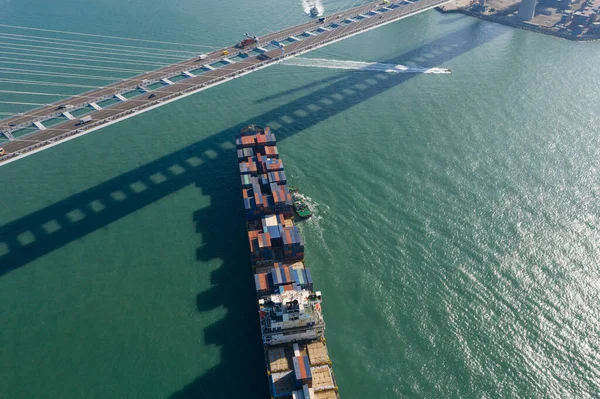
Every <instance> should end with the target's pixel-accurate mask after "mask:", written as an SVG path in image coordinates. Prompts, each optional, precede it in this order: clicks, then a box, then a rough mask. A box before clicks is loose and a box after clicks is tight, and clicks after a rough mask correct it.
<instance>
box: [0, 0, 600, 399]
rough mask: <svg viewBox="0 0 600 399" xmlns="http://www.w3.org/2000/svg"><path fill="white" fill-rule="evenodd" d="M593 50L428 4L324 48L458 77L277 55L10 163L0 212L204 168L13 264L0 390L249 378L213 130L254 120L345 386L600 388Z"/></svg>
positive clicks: (224, 157)
mask: <svg viewBox="0 0 600 399" xmlns="http://www.w3.org/2000/svg"><path fill="white" fill-rule="evenodd" d="M340 5H341V4H338V5H337V6H340ZM182 7H183V9H185V8H186V7H189V8H190V9H194V7H195V6H194V7H192V6H191V5H186V4H182ZM281 7H283V6H281ZM218 8H219V9H221V8H223V7H222V5H220V4H219V6H218ZM225 8H226V9H227V10H226V11H227V12H229V11H228V10H229V8H230V7H225ZM238 9H239V10H238ZM240 10H244V7H242V6H240V5H238V6H237V8H235V10H232V12H236V13H238V12H239V15H237V14H236V15H237V17H236V18H239V19H240V20H242V18H244V19H245V17H244V16H243V15H242V14H243V12H242V11H240ZM261 10H262V9H261ZM215 12H217V13H218V10H216V11H215ZM223 12H225V11H223ZM257 12H258V11H257ZM261 12H262V13H264V12H265V11H264V10H262V11H261ZM299 13H300V14H301V15H299V16H298V21H304V20H305V18H306V16H305V15H304V14H303V13H302V10H301V9H300V7H299ZM188 14H189V13H188ZM188 14H186V15H185V16H182V17H181V20H182V21H183V22H182V24H183V25H185V23H188V24H189V26H196V25H197V23H196V21H190V20H189V18H190V17H189V15H188ZM171 17H173V16H172V15H171ZM197 17H198V18H200V16H197ZM260 17H261V16H260V14H257V15H256V18H253V19H252V20H253V21H256V20H258V19H260ZM192 19H193V18H192ZM222 20H223V19H222V18H221V19H218V18H215V21H217V22H215V23H218V25H219V26H220V25H222V23H221V21H222ZM122 25H123V24H120V26H122ZM149 25H150V26H152V24H151V23H149ZM161 26H162V25H161ZM138 28H139V27H138ZM132 29H134V28H133V27H132ZM140 29H141V28H140ZM197 29H199V30H200V31H202V32H204V31H205V29H208V28H206V27H198V28H197ZM214 29H215V30H216V29H217V26H215V27H214ZM224 29H225V28H224ZM227 29H231V32H229V31H228V32H229V33H228V35H229V36H228V38H230V39H231V41H232V42H233V41H235V40H236V38H237V36H236V35H238V34H239V32H237V31H235V29H234V28H227ZM238 30H239V29H238ZM245 30H246V29H242V30H240V32H243V31H245ZM234 31H235V32H234ZM186 32H187V31H186ZM186 32H182V34H191V33H189V32H187V33H186ZM212 34H213V37H216V34H215V33H212ZM357 49H359V50H360V51H359V52H357ZM597 49H598V45H597V44H590V43H571V42H567V41H562V40H557V39H554V38H550V37H546V36H541V35H535V34H532V33H528V32H522V31H517V30H511V29H508V28H505V27H501V26H498V25H493V24H488V23H483V22H480V21H476V20H472V19H469V18H466V17H457V16H442V15H439V14H437V13H435V12H430V13H427V14H425V15H422V16H419V17H415V18H413V19H409V20H406V21H404V22H402V23H398V24H392V25H389V26H387V27H384V28H381V29H378V30H375V31H372V32H370V33H368V34H365V35H360V36H357V37H355V38H353V39H351V41H348V42H342V43H339V44H336V45H335V46H332V47H330V48H326V49H323V50H320V51H319V52H317V53H315V54H314V57H315V58H320V59H336V60H351V61H360V60H361V59H363V60H378V61H379V62H381V63H384V64H390V65H398V64H402V65H408V66H411V67H439V68H452V70H453V73H452V75H443V76H438V75H434V74H431V75H429V74H428V75H425V74H418V75H415V76H408V75H407V74H386V73H379V72H373V71H372V73H366V72H365V74H367V75H365V74H363V73H361V74H356V73H348V72H345V71H343V70H341V71H336V70H324V69H318V70H307V69H305V68H301V67H298V66H278V67H273V69H272V70H270V69H267V70H265V71H262V72H259V73H257V74H256V75H250V76H248V77H246V78H244V79H238V80H237V81H236V82H234V83H235V88H234V87H233V86H227V85H224V86H223V87H220V88H216V89H213V90H211V91H207V92H204V93H203V94H202V95H198V96H194V97H192V98H188V99H186V100H182V101H181V102H178V103H175V105H172V106H167V107H164V108H161V109H160V110H156V111H153V112H155V113H149V114H146V115H145V116H140V117H137V119H136V118H134V119H132V120H130V121H129V122H123V124H118V125H115V126H113V127H111V128H107V129H106V130H102V131H100V132H97V133H95V134H93V135H88V136H86V137H85V138H82V139H78V140H75V141H73V142H70V143H69V144H64V145H61V146H58V147H56V148H54V149H52V150H48V151H45V152H43V153H40V154H37V155H35V156H33V157H30V158H28V159H26V160H23V161H19V162H16V163H14V164H12V165H11V166H10V169H8V168H7V169H6V170H7V171H8V172H5V171H3V175H2V178H3V179H5V180H8V181H6V182H5V183H6V185H7V186H9V185H10V186H11V187H14V190H11V191H9V192H3V194H2V195H3V203H5V204H11V205H10V209H9V208H6V207H5V208H4V209H2V210H0V217H1V218H2V219H0V220H2V224H4V223H5V222H6V221H10V220H13V219H14V218H18V217H21V216H24V215H28V214H32V213H34V212H35V211H36V210H38V209H44V208H45V207H46V206H48V205H51V204H55V203H59V204H60V203H61V201H62V200H64V199H69V198H71V199H72V198H73V196H74V194H76V193H78V192H81V191H83V190H86V189H88V188H90V187H91V188H92V189H95V190H97V191H99V192H100V193H103V194H105V195H106V196H109V195H111V192H112V191H118V190H123V192H127V193H129V191H128V190H129V188H128V186H126V187H121V186H120V185H119V178H120V177H121V176H123V175H125V174H127V173H129V172H131V171H133V172H132V173H133V174H134V175H136V176H137V175H138V174H139V178H140V179H143V178H145V177H146V176H145V175H144V173H147V172H148V171H152V173H154V172H155V170H154V169H155V168H158V167H157V166H155V165H153V164H152V162H154V161H155V159H160V160H161V162H164V163H165V165H167V164H168V165H167V166H170V165H171V164H170V163H180V164H184V162H185V160H186V159H187V158H188V152H189V153H192V154H193V155H194V156H195V157H197V159H199V160H200V161H199V162H200V164H201V165H206V164H208V165H209V166H208V168H209V169H206V168H205V169H202V167H200V168H199V169H198V170H194V172H193V173H194V175H193V177H189V178H188V177H186V175H185V174H183V175H182V176H180V177H179V178H173V177H171V176H170V175H169V173H166V176H163V177H166V178H167V180H166V185H165V186H166V188H165V189H164V190H165V192H166V191H168V190H170V189H172V188H173V187H174V186H175V187H176V186H177V184H179V183H177V182H178V181H179V180H177V179H181V181H182V182H183V183H186V184H183V183H181V184H182V185H183V186H184V187H180V188H178V189H177V190H173V192H172V193H170V194H168V195H167V194H165V195H164V196H161V195H157V198H156V199H155V200H148V197H143V196H142V197H141V198H142V199H143V200H148V205H147V206H141V205H140V207H139V208H136V207H135V206H134V207H133V209H134V210H133V211H131V212H129V213H128V212H125V213H124V214H123V215H122V216H121V217H120V218H119V219H117V220H116V221H114V222H113V223H109V224H108V225H107V226H104V227H102V228H96V229H92V232H91V233H90V234H86V235H83V236H82V237H79V238H77V239H73V240H72V241H70V242H69V243H68V244H67V245H65V246H64V247H59V248H57V249H56V250H54V251H53V252H51V253H49V254H48V255H45V256H42V257H40V258H38V259H36V260H35V262H31V263H29V264H27V265H24V266H23V267H21V268H20V269H18V270H16V271H13V272H10V273H7V274H6V275H4V276H3V277H2V280H0V283H1V284H3V287H2V289H1V290H0V292H1V293H2V294H3V295H1V296H0V299H2V304H3V306H2V309H4V311H3V312H2V313H1V314H0V316H2V325H3V326H7V328H3V330H2V332H1V333H0V334H2V335H1V337H2V339H3V341H4V342H7V343H8V345H3V347H2V349H0V350H2V351H3V352H0V353H1V354H2V356H0V358H2V359H3V360H4V363H3V364H2V368H1V372H2V374H1V375H2V377H3V378H2V380H3V381H6V382H7V383H6V384H3V386H0V396H5V397H39V396H48V397H57V398H58V397H60V398H63V397H68V396H69V394H70V395H71V396H70V397H92V396H94V395H95V397H108V396H117V397H131V396H135V395H138V396H143V397H153V396H157V397H158V396H160V397H169V396H170V395H171V394H173V393H175V392H177V395H176V396H174V397H177V398H180V397H186V393H187V394H188V396H187V397H190V392H193V390H186V389H187V387H189V386H192V387H197V386H201V384H202V383H205V384H206V383H207V381H210V380H213V381H218V380H219V378H223V379H225V378H228V380H229V381H231V380H233V378H234V377H232V375H231V374H229V373H231V370H234V371H235V372H236V373H239V375H240V376H241V375H245V374H244V370H246V369H245V367H247V363H248V359H249V358H250V357H249V355H248V354H247V353H246V352H245V351H244V350H243V349H241V348H244V346H243V345H240V344H239V342H241V340H244V339H249V338H248V337H244V336H242V335H243V334H241V333H239V332H237V330H236V328H235V320H232V315H235V316H236V317H238V316H239V308H236V307H235V304H236V302H237V301H238V299H239V301H242V300H243V301H246V300H247V298H243V299H242V298H237V297H235V296H234V295H233V294H232V293H231V292H224V290H227V289H228V287H232V286H233V287H235V288H236V290H239V287H240V286H243V285H236V284H233V285H232V284H231V283H228V282H230V281H232V276H234V275H236V273H237V271H239V270H240V269H239V267H241V266H243V265H242V264H243V262H244V260H243V259H245V257H244V256H242V254H243V253H245V252H244V251H246V250H247V248H246V247H245V246H244V244H245V243H244V242H243V234H241V235H240V237H241V238H240V242H239V247H236V249H235V251H233V250H231V248H232V247H231V246H233V245H235V244H234V242H235V240H234V239H233V238H231V237H234V238H235V237H237V236H235V235H230V234H226V232H223V231H222V229H221V228H219V226H221V225H223V226H226V227H227V229H231V230H232V231H233V230H235V227H236V226H237V225H238V224H239V223H237V222H238V220H237V219H235V218H236V217H237V216H238V215H237V214H235V213H232V214H229V213H228V212H226V211H225V209H227V207H228V206H230V205H231V206H233V205H232V204H238V203H239V198H238V195H239V193H238V192H237V190H233V189H228V187H230V185H229V183H225V181H228V180H227V179H230V178H234V177H235V173H234V169H227V168H235V155H234V153H233V151H231V150H230V148H231V142H230V137H223V136H222V133H221V132H228V129H232V127H234V126H237V124H241V123H245V122H249V121H256V122H259V123H269V124H272V126H273V128H274V131H275V133H276V134H277V135H278V138H279V140H280V145H279V146H280V148H279V150H280V153H281V154H282V157H283V159H284V160H285V163H286V169H287V170H288V174H289V176H292V178H291V180H292V182H293V184H294V185H298V186H300V188H301V190H302V192H303V193H305V194H306V195H307V196H308V198H310V202H311V207H312V208H313V210H314V212H315V215H314V217H313V218H312V219H310V220H309V221H307V222H306V223H304V224H303V225H302V232H303V234H304V236H305V240H306V245H307V263H308V266H309V267H310V268H311V269H312V270H313V277H314V278H315V281H316V287H317V288H318V289H320V290H321V291H323V294H324V296H325V303H324V311H325V314H326V320H327V322H328V330H327V338H328V345H329V348H330V350H331V352H332V357H333V360H334V364H335V371H336V375H337V378H338V385H339V386H340V390H341V394H342V397H343V398H396V397H423V398H432V397H433V398H446V397H473V398H506V397H521V398H546V397H551V398H566V397H577V398H591V397H594V396H595V395H596V396H597V393H598V387H599V386H600V357H599V356H598V353H600V348H599V346H600V344H599V341H598V336H599V335H600V320H599V317H600V316H599V315H600V302H599V301H598V297H599V295H600V271H599V268H598V259H600V234H599V233H598V231H599V230H598V229H599V227H600V220H599V217H598V215H600V208H599V205H598V203H599V202H598V197H599V194H600V181H599V180H598V170H599V165H598V162H599V161H598V160H599V159H600V150H599V149H600V140H599V138H600V135H598V133H599V131H598V126H599V125H600V123H599V122H600V121H599V119H598V112H597V110H598V108H599V106H600V104H599V103H598V97H597V95H596V93H595V92H594V91H593V90H592V89H591V88H593V87H598V85H599V84H600V81H598V76H597V74H594V73H591V72H593V71H596V69H597V65H600V58H599V55H600V51H595V50H597ZM541 65H543V66H544V67H543V68H541V67H540V66H541ZM169 107H170V108H169ZM232 109H233V110H235V112H231V110H232ZM134 122H135V123H134ZM272 122H273V123H272ZM125 135H126V136H125ZM123 137H126V140H123ZM119 139H120V141H118V140H119ZM115 143H118V145H116V144H115ZM107 148H109V149H110V151H109V155H110V160H109V161H107V159H108V158H109V157H108V156H107ZM182 148H187V149H188V150H189V151H188V150H186V151H187V152H186V151H184V152H183V153H181V154H180V153H179V151H181V149H182ZM228 149H229V150H228ZM132 154H134V155H132ZM165 154H168V155H166V158H162V157H165ZM173 154H175V155H173ZM65 159H70V160H72V164H65V162H64V160H65ZM36 160H43V161H44V168H42V169H41V170H40V168H39V166H38V164H36ZM72 165H77V167H76V168H74V167H73V166H72ZM148 165H150V166H148ZM159 166H160V165H159ZM159 169H160V168H159ZM161 170H162V169H161ZM225 170H231V172H230V173H225V174H223V173H219V172H218V171H225ZM66 175H69V179H68V180H65V179H64V176H66ZM186 179H188V180H186ZM106 182H108V183H106ZM127 183H129V181H127ZM103 184H107V185H108V188H110V190H109V191H111V192H106V193H104V191H103V189H102V187H103V186H102V185H103ZM41 191H43V192H44V196H43V197H42V196H40V194H39V193H40V192H41ZM86 198H87V197H86ZM73 206H75V207H76V206H86V204H73ZM117 206H118V205H117ZM118 209H120V208H118ZM198 215H200V217H199V216H198ZM48 217H49V218H53V217H56V215H48ZM202 220H210V221H211V223H209V224H210V225H203V224H202ZM236 223H237V224H236ZM240 228H241V227H240ZM223 242H225V243H227V245H224V244H223ZM223 247H227V248H226V249H227V250H226V251H224V250H222V249H223ZM215 248H221V252H219V251H218V250H217V249H215ZM230 252H231V253H233V252H236V253H238V254H240V255H239V257H237V258H236V257H233V258H232V257H231V256H232V255H231V254H230ZM197 253H200V254H201V255H202V256H198V255H197ZM240 281H241V280H240ZM248 281H250V280H248ZM232 290H233V289H232ZM233 291H235V290H233ZM236 292H237V291H236ZM198 293H200V294H198ZM197 294H198V297H201V298H205V299H206V298H208V299H212V302H211V301H210V300H207V302H209V303H208V304H205V305H204V306H205V307H206V308H209V309H208V310H207V309H205V308H203V309H202V310H201V311H200V312H199V311H198V309H197V307H199V305H198V304H196V303H194V302H195V300H196V301H198V299H197V298H196V295H197ZM228 299H231V300H228ZM236 310H237V312H238V313H236ZM227 337H229V339H228V338H227ZM244 342H245V343H246V345H251V343H250V339H249V341H248V342H246V341H244ZM257 342H258V341H257ZM5 354H7V355H5ZM259 360H260V357H259ZM259 360H257V361H259ZM238 366H239V368H236V367H238ZM219 367H223V368H224V369H223V370H224V371H221V372H219V370H220V369H219ZM215 370H216V371H215ZM246 371H247V370H246ZM123 375H127V376H128V377H127V378H126V379H125V380H123V378H122V376H123ZM236 375H238V374H236ZM115 376H118V378H116V377H115ZM32 379H35V381H36V384H31V380H32ZM196 379H197V380H196ZM59 381H70V382H69V384H73V385H74V386H75V388H74V390H73V392H71V393H69V392H66V391H65V390H64V388H62V387H63V386H64V385H65V384H63V383H62V382H59ZM198 381H199V382H198ZM246 383H248V384H249V383H250V382H248V381H246ZM188 384H189V385H188ZM209 385H210V384H209ZM211 386H212V385H211ZM23 392H25V394H23ZM216 392H218V391H216ZM214 393H215V392H213V394H214ZM2 394H4V395H2ZM196 396H197V395H196ZM200 397H201V396H200Z"/></svg>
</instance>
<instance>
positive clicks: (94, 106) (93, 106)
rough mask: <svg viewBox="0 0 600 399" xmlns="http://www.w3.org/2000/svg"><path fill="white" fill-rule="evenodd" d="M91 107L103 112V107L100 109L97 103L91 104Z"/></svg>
mask: <svg viewBox="0 0 600 399" xmlns="http://www.w3.org/2000/svg"><path fill="white" fill-rule="evenodd" d="M90 107H92V108H94V109H95V110H96V111H101V110H102V107H100V106H99V105H98V104H96V103H90Z"/></svg>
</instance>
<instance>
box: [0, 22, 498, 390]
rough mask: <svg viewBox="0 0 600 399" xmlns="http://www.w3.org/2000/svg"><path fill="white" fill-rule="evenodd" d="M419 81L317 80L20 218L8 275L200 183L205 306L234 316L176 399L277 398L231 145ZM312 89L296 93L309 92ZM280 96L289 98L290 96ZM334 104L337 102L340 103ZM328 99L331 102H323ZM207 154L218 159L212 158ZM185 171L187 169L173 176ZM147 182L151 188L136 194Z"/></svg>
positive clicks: (432, 46) (474, 43) (469, 38)
mask: <svg viewBox="0 0 600 399" xmlns="http://www.w3.org/2000/svg"><path fill="white" fill-rule="evenodd" d="M506 31H507V29H506V28H504V27H501V26H496V25H491V24H487V25H485V24H479V23H477V24H474V25H470V26H468V27H465V28H462V29H459V30H457V31H455V32H453V33H450V34H448V35H446V36H444V37H442V38H440V39H437V40H434V41H432V42H431V43H428V44H426V45H424V46H422V47H420V48H418V49H415V50H412V51H410V52H408V53H405V54H402V55H400V56H398V57H394V58H392V59H388V60H383V61H381V62H383V63H395V64H399V63H407V62H409V61H411V60H412V59H418V58H423V57H425V56H429V58H428V59H427V64H428V65H427V66H430V67H434V66H439V65H441V64H443V63H444V62H447V61H449V60H451V59H453V58H455V57H457V56H459V55H461V54H464V53H466V52H468V51H470V50H472V49H474V48H476V47H478V46H480V45H482V44H485V43H487V42H489V41H491V40H493V39H494V38H496V37H498V36H499V35H501V34H502V33H504V32H506ZM414 76H415V75H414V74H372V73H369V74H367V73H360V74H357V73H356V72H346V73H343V74H342V75H341V77H340V79H334V80H323V81H321V82H317V85H322V86H323V87H321V88H318V89H316V90H314V91H313V92H312V93H309V94H306V95H305V96H302V97H300V98H298V99H295V100H292V101H290V102H288V103H285V104H282V105H281V106H279V107H276V108H274V109H272V110H270V111H268V112H266V113H264V114H262V115H258V116H256V117H254V118H252V120H249V121H244V122H242V123H240V124H238V125H237V126H233V127H231V128H229V129H227V130H224V131H222V132H219V133H218V134H215V135H213V136H210V137H208V138H207V139H204V140H202V141H200V142H197V143H194V144H192V145H190V146H188V147H186V148H183V149H181V150H179V151H176V152H173V153H171V154H168V155H165V156H164V157H161V158H158V159H156V160H155V161H152V162H150V163H147V164H145V165H142V166H140V167H139V168H136V169H133V170H131V171H128V172H126V173H123V174H121V175H119V176H117V177H115V178H112V179H110V180H107V181H106V182H103V183H101V184H99V185H97V186H95V187H92V188H90V189H88V190H85V191H82V192H80V193H78V194H75V195H72V196H70V197H68V198H66V199H64V200H62V201H59V202H57V203H55V204H53V205H50V206H48V207H46V208H44V209H41V210H39V211H36V212H33V213H31V214H29V215H26V216H24V217H22V218H20V219H17V220H15V221H13V222H10V223H8V224H6V225H4V226H2V227H0V246H1V245H4V248H5V250H4V253H2V252H0V254H1V255H0V276H1V275H3V274H4V273H8V272H9V271H10V270H13V269H16V268H18V267H22V266H25V265H26V264H28V263H30V262H32V261H33V260H35V259H37V258H39V257H41V256H43V255H46V254H48V253H50V252H52V251H54V250H56V249H59V248H61V247H63V246H65V245H66V244H68V243H70V242H72V241H75V240H77V239H80V238H82V237H84V236H85V235H87V234H89V233H91V232H94V231H96V230H98V229H101V228H104V227H106V226H108V225H109V224H111V223H112V222H114V221H116V220H119V219H120V218H122V217H125V216H127V215H129V214H132V213H134V212H136V211H137V210H139V209H142V208H144V207H145V206H147V205H149V204H152V203H153V202H156V201H158V200H160V199H161V198H164V197H166V196H168V195H170V194H173V193H175V192H177V191H178V190H180V189H182V188H184V187H187V186H189V185H191V184H195V185H196V186H197V187H198V188H199V189H200V190H202V192H203V194H204V195H208V196H210V197H211V205H210V206H209V207H207V208H203V209H201V210H199V211H196V212H195V214H194V215H193V220H194V223H195V224H196V229H197V232H198V233H201V234H202V237H203V240H204V245H203V246H202V247H201V248H199V249H198V250H197V259H198V260H199V261H206V260H212V259H220V260H221V261H222V264H221V266H220V267H219V268H218V269H217V270H215V271H214V272H212V274H211V282H212V283H213V285H212V287H211V288H210V289H209V290H208V291H205V292H202V293H199V294H198V295H197V297H196V304H197V309H198V311H199V312H205V311H209V310H212V309H215V308H217V307H223V308H225V309H226V311H227V313H226V316H225V317H224V318H223V319H222V320H220V321H219V322H218V323H216V324H213V325H211V326H208V327H206V329H205V336H204V340H205V342H206V343H207V344H213V345H217V346H220V348H221V360H220V363H219V364H218V365H217V366H215V367H214V368H212V369H210V370H209V371H208V372H206V373H204V374H203V375H201V376H199V377H197V378H196V379H194V380H193V381H191V382H190V383H189V384H188V385H187V386H185V387H183V388H182V389H181V390H179V391H177V392H175V393H173V394H172V395H171V398H172V399H184V398H241V397H245V398H247V397H249V394H250V393H254V394H253V395H252V396H253V397H257V398H266V397H268V396H269V392H268V385H267V380H266V376H265V369H264V367H263V364H264V363H263V362H264V360H263V355H262V348H261V345H260V333H259V327H258V320H257V317H256V307H255V303H254V301H253V300H251V299H250V298H254V295H255V294H254V291H253V288H254V287H253V283H252V278H251V271H250V270H251V269H250V265H249V261H248V257H249V256H248V245H247V243H246V235H245V229H244V222H243V212H242V210H241V199H240V192H239V185H238V175H237V173H238V169H237V167H238V166H237V162H236V161H237V160H236V154H235V151H234V150H233V149H225V147H224V146H223V144H224V143H228V142H229V143H230V142H231V141H232V139H233V137H234V136H235V134H236V133H237V132H238V131H239V129H240V128H242V127H243V126H245V125H247V124H249V123H258V124H263V125H267V124H270V125H275V124H279V125H281V126H282V127H281V128H277V129H274V131H275V133H276V135H277V138H278V140H279V141H281V140H282V139H285V138H286V137H289V136H292V135H294V134H297V133H300V132H302V131H303V130H305V129H307V128H309V127H311V126H313V125H316V124H318V123H320V122H322V121H324V120H326V119H328V118H330V117H332V116H334V115H336V114H338V113H341V112H343V111H346V110H348V109H349V108H351V107H352V106H354V105H357V104H359V103H361V102H362V101H365V100H367V99H369V98H371V97H373V96H376V95H378V94H380V93H382V92H385V91H386V90H388V89H391V88H393V87H396V86H398V85H400V84H402V83H404V82H406V81H407V80H410V79H412V78H413V77H414ZM358 84H360V85H359V86H361V87H358V86H357V85H358ZM302 87H304V86H302ZM302 87H300V88H298V89H296V90H298V91H300V90H304V89H303V88H302ZM283 93H284V94H282V95H287V94H293V93H294V92H293V91H286V92H283ZM280 94H281V93H280ZM332 96H333V97H332ZM272 97H273V98H281V96H280V95H274V96H272ZM332 98H334V99H335V100H334V101H331V99H332ZM326 99H329V101H323V100H326ZM259 101H260V100H259ZM311 105H317V107H313V109H315V111H311V110H310V108H311V107H310V106H311ZM307 107H308V108H309V110H307ZM299 110H302V111H304V112H305V113H306V115H305V116H303V117H295V116H294V115H295V114H294V112H296V111H299ZM284 117H285V121H283V119H282V118H284ZM278 121H279V122H278ZM282 121H283V122H282ZM215 149H218V150H216V151H215ZM207 151H213V152H215V153H214V154H213V155H212V156H210V157H209V156H207V155H206V153H207ZM175 166H177V169H178V171H177V173H174V172H173V167H175ZM214 171H222V172H220V173H222V175H221V176H218V178H216V179H215V176H214ZM157 176H158V178H157ZM139 185H142V186H144V187H145V189H143V190H136V189H134V188H133V187H136V186H139ZM115 192H121V193H122V194H123V195H124V196H125V198H123V196H121V197H119V198H115V197H114V195H113V194H114V193H115ZM90 204H96V206H93V205H90ZM98 204H99V205H98ZM99 209H100V210H99ZM74 210H78V211H79V212H80V214H81V215H82V216H83V217H80V218H77V219H76V220H73V219H72V218H69V217H68V216H67V215H68V214H70V213H72V212H73V211H74ZM49 221H51V222H52V221H53V222H55V227H54V230H53V231H52V232H48V230H47V225H48V223H49ZM44 226H46V227H44ZM56 226H58V227H56ZM24 234H27V235H28V236H29V238H28V239H27V241H25V242H23V239H22V237H23V235H24ZM200 272H201V271H199V273H200Z"/></svg>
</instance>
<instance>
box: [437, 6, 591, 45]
mask: <svg viewBox="0 0 600 399" xmlns="http://www.w3.org/2000/svg"><path fill="white" fill-rule="evenodd" d="M438 9H439V10H440V11H442V12H460V13H463V14H467V15H471V16H474V17H477V18H481V19H485V20H489V21H493V22H497V23H501V24H505V25H510V26H515V27H519V28H523V29H528V30H533V31H536V32H540V33H545V34H550V35H555V36H559V37H563V38H565V39H569V40H597V39H600V0H455V1H453V2H451V3H448V4H446V5H443V6H440V7H439V8H438Z"/></svg>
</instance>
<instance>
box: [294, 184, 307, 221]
mask: <svg viewBox="0 0 600 399" xmlns="http://www.w3.org/2000/svg"><path fill="white" fill-rule="evenodd" d="M289 191H290V194H292V200H293V201H294V212H296V215H298V217H299V218H300V219H308V218H309V217H311V216H312V212H311V210H310V208H309V207H308V204H307V203H306V200H305V199H304V197H303V196H302V194H300V192H299V191H298V187H292V186H290V187H289Z"/></svg>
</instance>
